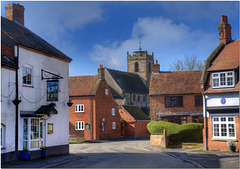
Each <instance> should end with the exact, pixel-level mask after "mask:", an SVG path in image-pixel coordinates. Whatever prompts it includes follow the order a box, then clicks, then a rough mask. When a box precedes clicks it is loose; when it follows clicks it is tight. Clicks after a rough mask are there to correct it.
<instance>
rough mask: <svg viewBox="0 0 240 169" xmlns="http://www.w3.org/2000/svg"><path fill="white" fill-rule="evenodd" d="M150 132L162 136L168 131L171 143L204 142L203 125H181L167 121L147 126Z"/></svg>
mask: <svg viewBox="0 0 240 169" xmlns="http://www.w3.org/2000/svg"><path fill="white" fill-rule="evenodd" d="M147 129H148V131H149V132H150V133H151V134H152V135H161V134H162V133H163V130H164V129H165V130H167V135H168V137H169V138H170V142H171V143H174V142H179V141H181V142H202V141H203V124H201V123H187V124H183V125H179V124H176V123H170V122H165V121H151V122H150V123H148V125H147Z"/></svg>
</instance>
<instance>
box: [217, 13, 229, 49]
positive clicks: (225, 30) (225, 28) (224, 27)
mask: <svg viewBox="0 0 240 169" xmlns="http://www.w3.org/2000/svg"><path fill="white" fill-rule="evenodd" d="M218 30H219V43H221V42H223V43H225V44H227V43H228V42H229V41H231V40H232V36H231V25H230V24H228V21H227V16H224V15H222V16H221V23H220V24H219V25H218Z"/></svg>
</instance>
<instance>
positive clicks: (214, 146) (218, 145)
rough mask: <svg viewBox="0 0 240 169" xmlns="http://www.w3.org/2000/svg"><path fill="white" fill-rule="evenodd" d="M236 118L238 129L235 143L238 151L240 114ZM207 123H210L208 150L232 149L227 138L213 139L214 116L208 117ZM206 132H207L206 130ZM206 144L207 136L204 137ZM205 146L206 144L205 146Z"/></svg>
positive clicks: (236, 127)
mask: <svg viewBox="0 0 240 169" xmlns="http://www.w3.org/2000/svg"><path fill="white" fill-rule="evenodd" d="M234 120H235V129H236V140H237V141H236V142H235V145H236V146H237V148H236V151H239V116H235V117H234ZM207 125H208V139H207V142H208V143H207V146H208V150H220V151H230V148H229V147H228V146H227V140H224V141H220V140H218V141H217V140H213V139H212V136H213V133H212V117H208V118H207ZM204 134H205V132H204ZM204 144H206V143H205V138H204ZM204 147H205V146H204Z"/></svg>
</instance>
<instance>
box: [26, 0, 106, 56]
mask: <svg viewBox="0 0 240 169" xmlns="http://www.w3.org/2000/svg"><path fill="white" fill-rule="evenodd" d="M22 5H24V7H25V25H26V26H27V27H28V28H29V29H31V30H32V31H33V32H35V33H36V34H38V35H40V36H41V37H43V38H44V39H46V40H47V41H48V42H50V43H51V44H53V45H54V46H56V47H58V48H60V49H61V50H62V51H63V52H71V51H72V50H74V49H76V48H77V46H74V43H73V41H74V39H76V35H75V34H70V33H69V32H74V31H75V32H76V31H80V30H81V29H82V28H83V27H84V26H86V25H87V24H89V23H93V22H99V21H101V20H102V19H103V10H102V9H101V3H96V2H71V3H69V2H62V1H61V2H22ZM63 41H65V43H62V42H63ZM66 43H68V44H66ZM66 45H67V46H68V47H70V48H66V47H65V46H66Z"/></svg>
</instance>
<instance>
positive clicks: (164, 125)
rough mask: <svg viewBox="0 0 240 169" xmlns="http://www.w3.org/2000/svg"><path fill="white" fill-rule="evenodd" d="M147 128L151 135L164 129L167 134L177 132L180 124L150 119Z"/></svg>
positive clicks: (160, 132) (157, 133) (159, 133)
mask: <svg viewBox="0 0 240 169" xmlns="http://www.w3.org/2000/svg"><path fill="white" fill-rule="evenodd" d="M147 129H148V131H149V132H150V133H151V134H152V135H161V134H162V133H163V130H164V129H165V130H167V135H171V134H176V133H178V132H179V129H180V125H179V124H176V123H170V122H165V121H151V122H150V123H148V125H147Z"/></svg>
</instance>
